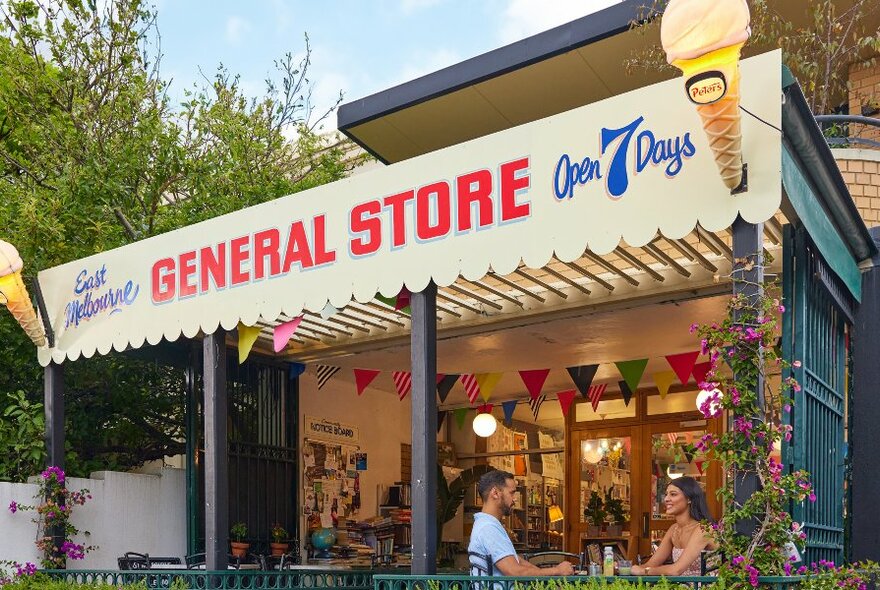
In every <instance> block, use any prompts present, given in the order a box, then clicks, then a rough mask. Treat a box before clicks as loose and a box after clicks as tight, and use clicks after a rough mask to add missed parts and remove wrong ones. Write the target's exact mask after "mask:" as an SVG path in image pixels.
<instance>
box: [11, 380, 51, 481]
mask: <svg viewBox="0 0 880 590" xmlns="http://www.w3.org/2000/svg"><path fill="white" fill-rule="evenodd" d="M6 397H7V402H6V409H5V410H3V412H2V418H3V419H2V420H0V448H3V449H6V452H5V453H3V454H2V455H0V480H2V479H8V480H12V481H24V480H26V479H27V478H28V477H30V476H31V475H35V474H37V473H39V472H40V469H41V468H42V467H43V465H45V464H46V445H45V442H44V441H43V434H44V432H45V429H44V427H43V424H44V419H43V404H40V403H34V402H31V401H30V400H28V399H27V397H26V396H25V394H24V392H23V391H21V390H18V391H16V392H14V393H9V394H7V395H6Z"/></svg>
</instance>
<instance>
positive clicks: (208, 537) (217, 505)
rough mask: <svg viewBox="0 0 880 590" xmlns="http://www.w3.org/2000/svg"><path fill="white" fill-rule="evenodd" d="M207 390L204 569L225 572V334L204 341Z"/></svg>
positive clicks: (221, 330)
mask: <svg viewBox="0 0 880 590" xmlns="http://www.w3.org/2000/svg"><path fill="white" fill-rule="evenodd" d="M202 350H203V354H202V357H203V362H204V387H205V567H206V568H207V569H208V570H225V569H226V566H227V565H228V558H227V551H228V547H229V536H228V534H229V481H228V473H229V470H228V462H229V457H228V454H227V449H226V446H227V445H226V412H227V409H226V332H225V331H224V330H223V329H222V328H219V327H218V328H217V330H216V331H215V332H214V333H213V334H209V335H207V336H205V339H204V340H203V341H202Z"/></svg>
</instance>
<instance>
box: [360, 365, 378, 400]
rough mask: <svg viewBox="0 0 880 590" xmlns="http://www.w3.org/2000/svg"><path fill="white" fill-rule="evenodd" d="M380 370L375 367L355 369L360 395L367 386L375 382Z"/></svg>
mask: <svg viewBox="0 0 880 590" xmlns="http://www.w3.org/2000/svg"><path fill="white" fill-rule="evenodd" d="M378 374H379V371H374V370H373V369H354V384H355V387H357V392H358V395H361V394H362V393H363V392H364V390H365V389H366V388H367V386H368V385H369V384H370V383H372V382H373V379H375V378H376V375H378Z"/></svg>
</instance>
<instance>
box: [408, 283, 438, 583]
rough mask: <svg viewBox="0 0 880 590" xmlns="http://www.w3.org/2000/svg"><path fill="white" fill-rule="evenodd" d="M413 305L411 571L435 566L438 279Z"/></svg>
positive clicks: (427, 570)
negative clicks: (436, 283)
mask: <svg viewBox="0 0 880 590" xmlns="http://www.w3.org/2000/svg"><path fill="white" fill-rule="evenodd" d="M409 304H410V309H411V310H412V335H411V336H410V348H411V352H410V354H411V359H412V573H413V574H420V575H427V574H434V573H436V572H437V393H436V392H437V285H435V284H434V283H433V282H432V283H430V284H428V286H427V287H425V289H424V290H423V291H420V292H418V293H413V294H412V295H411V297H410V302H409Z"/></svg>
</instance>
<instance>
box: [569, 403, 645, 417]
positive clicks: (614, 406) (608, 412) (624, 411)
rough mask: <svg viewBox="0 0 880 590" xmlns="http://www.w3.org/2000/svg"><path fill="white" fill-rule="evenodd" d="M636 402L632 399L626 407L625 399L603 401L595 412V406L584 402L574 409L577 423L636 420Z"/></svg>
mask: <svg viewBox="0 0 880 590" xmlns="http://www.w3.org/2000/svg"><path fill="white" fill-rule="evenodd" d="M635 416H636V400H635V398H633V399H631V400H630V402H629V405H626V404H625V403H624V401H623V399H603V400H602V401H600V402H599V405H598V406H597V407H596V411H593V405H592V404H590V403H588V402H582V403H579V404H577V405H576V406H575V408H574V420H575V422H591V421H593V420H615V419H618V418H635Z"/></svg>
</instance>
